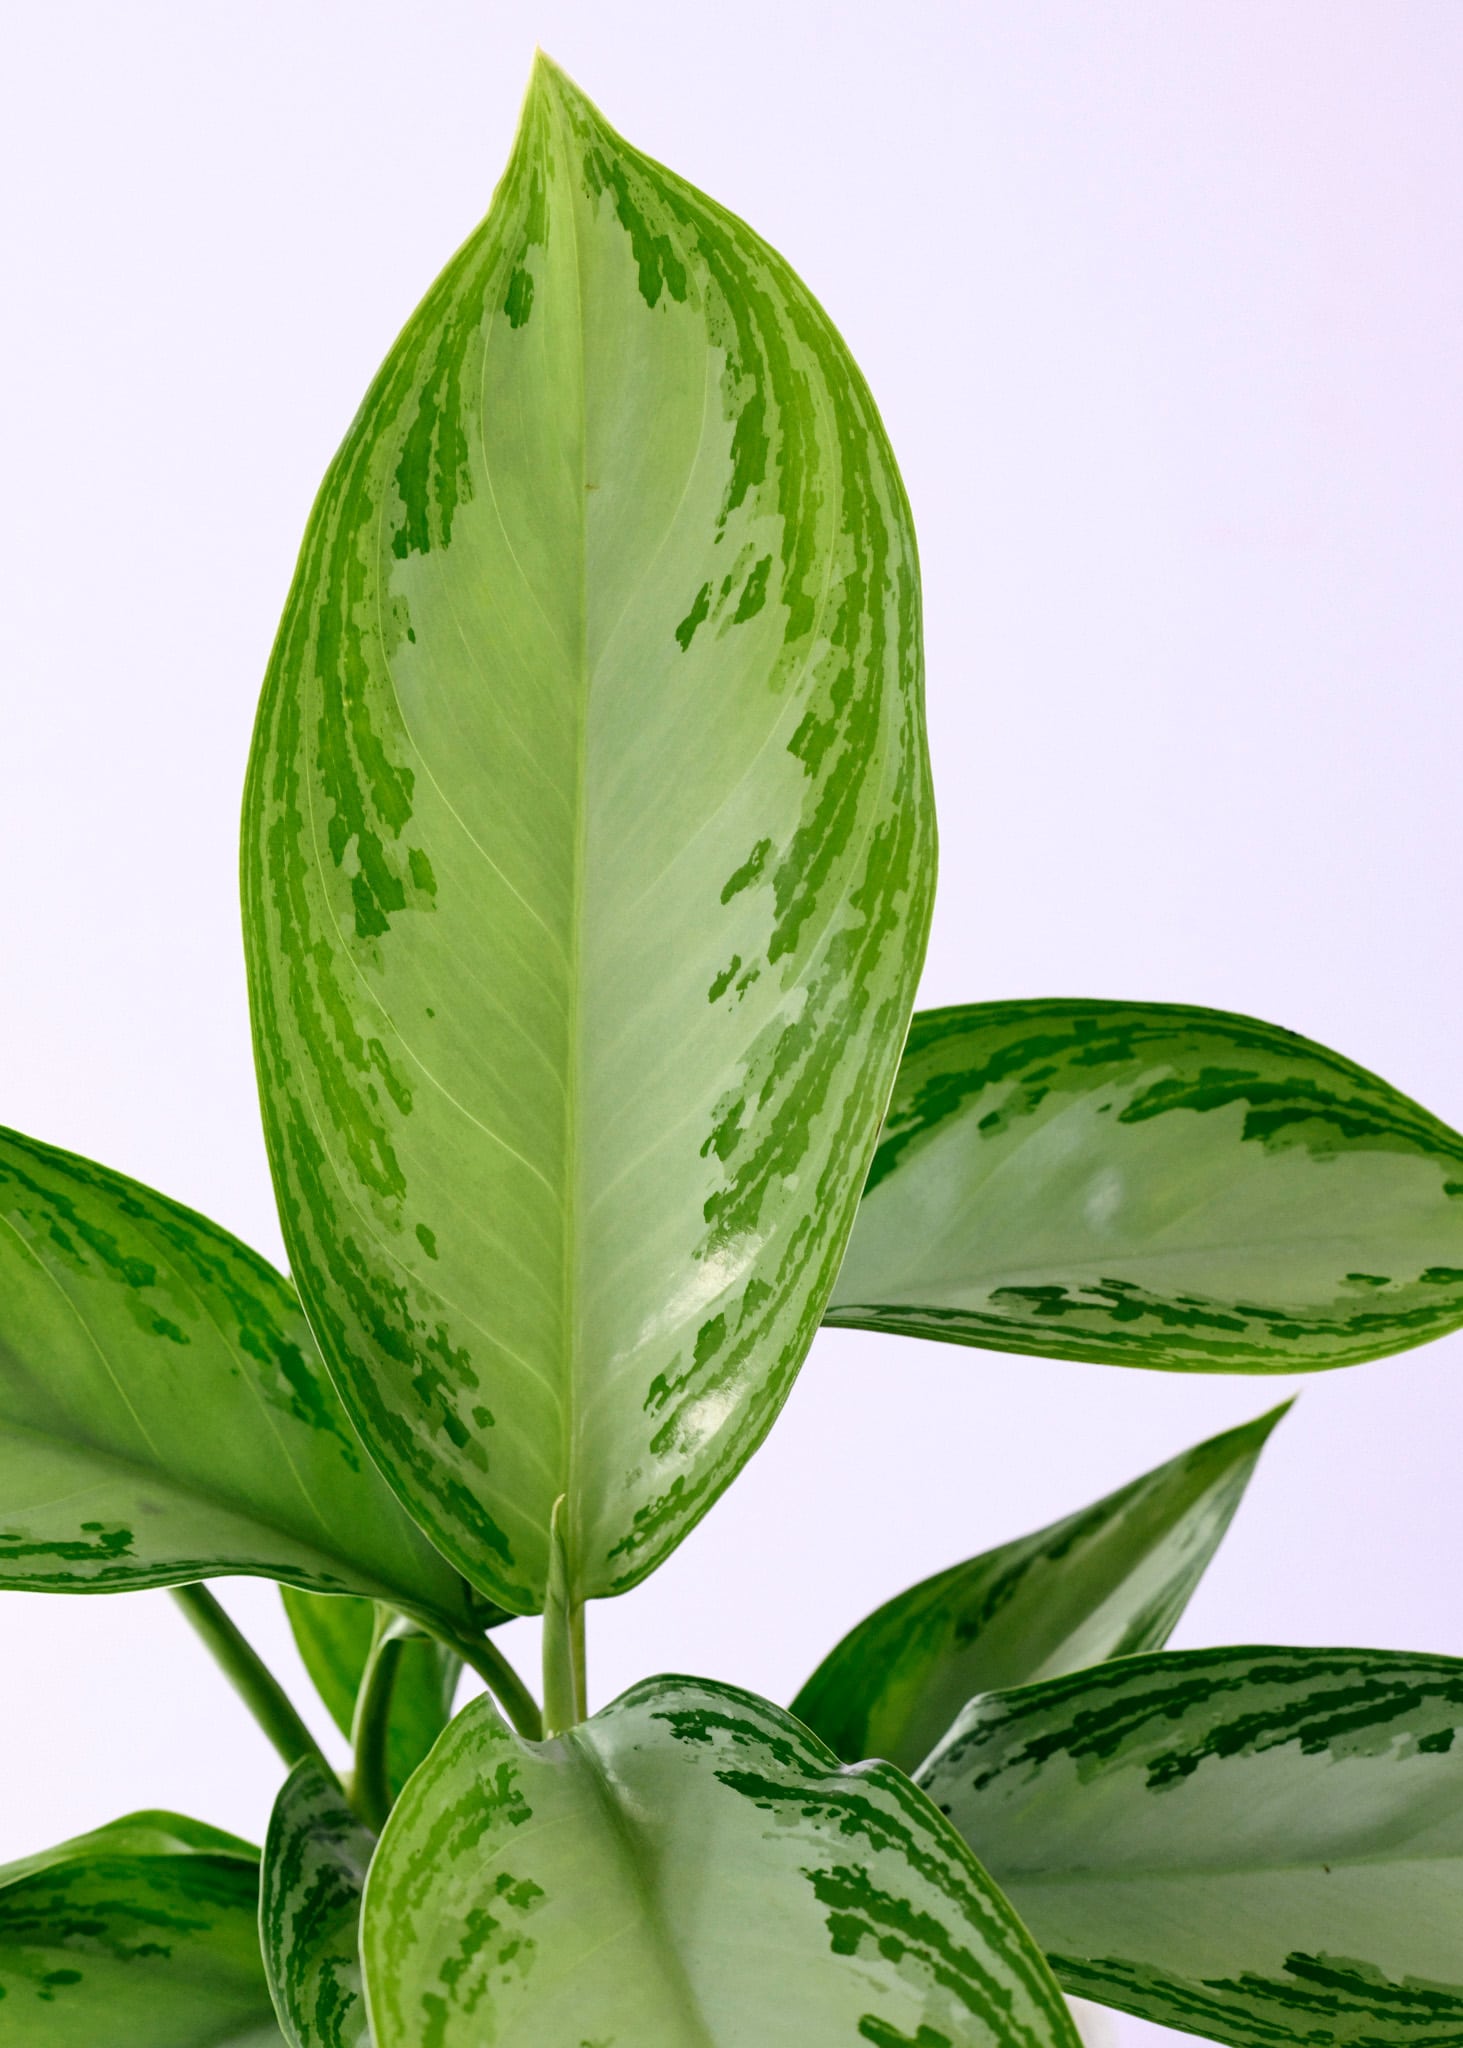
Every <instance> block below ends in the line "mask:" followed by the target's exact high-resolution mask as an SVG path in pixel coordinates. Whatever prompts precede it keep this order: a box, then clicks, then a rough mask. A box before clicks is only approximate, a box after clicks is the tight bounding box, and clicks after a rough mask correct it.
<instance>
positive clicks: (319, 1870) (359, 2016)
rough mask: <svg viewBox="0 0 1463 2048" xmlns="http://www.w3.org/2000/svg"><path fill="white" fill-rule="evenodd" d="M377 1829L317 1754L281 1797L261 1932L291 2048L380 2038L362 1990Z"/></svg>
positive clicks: (336, 2046) (263, 1885) (365, 2043)
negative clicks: (361, 1816)
mask: <svg viewBox="0 0 1463 2048" xmlns="http://www.w3.org/2000/svg"><path fill="white" fill-rule="evenodd" d="M375 1846H376V1838H375V1836H374V1835H372V1834H371V1833H370V1832H369V1831H368V1830H367V1829H366V1828H363V1827H362V1826H361V1824H360V1822H359V1821H358V1820H357V1819H356V1818H355V1816H354V1814H353V1813H352V1812H351V1810H350V1808H349V1807H348V1806H347V1805H346V1803H345V1800H344V1798H343V1797H342V1795H341V1790H340V1787H339V1785H337V1784H336V1782H335V1780H334V1779H333V1778H332V1777H331V1776H330V1774H329V1772H327V1771H325V1770H323V1769H322V1768H321V1766H320V1765H319V1764H318V1763H316V1762H315V1760H314V1759H313V1758H311V1757H306V1758H305V1760H304V1762H303V1763H298V1764H296V1765H295V1768H294V1769H293V1770H292V1771H291V1772H290V1774H289V1776H288V1778H286V1779H285V1782H284V1784H283V1786H282V1787H281V1788H280V1794H279V1797H278V1799H276V1801H275V1803H274V1812H273V1814H272V1816H271V1818H270V1822H269V1833H268V1835H267V1836H266V1838H265V1843H264V1862H263V1867H262V1871H261V1876H260V1897H259V1938H260V1946H261V1947H262V1949H263V1951H264V1967H265V1970H266V1971H267V1973H268V1977H269V1988H270V1991H271V1993H272V1994H273V1997H274V2005H275V2010H276V2012H277V2013H278V2015H279V2024H280V2027H281V2029H282V2030H283V2033H284V2037H285V2039H286V2041H287V2042H288V2043H289V2044H290V2048H370V2040H371V2030H370V2028H369V2026H368V2025H367V2023H366V2004H365V1999H364V1998H363V1996H362V1992H361V1959H360V1944H359V1940H358V1928H359V1924H360V1918H361V1891H362V1888H363V1887H364V1885H365V1882H366V1872H367V1870H368V1869H369V1868H370V1863H371V1856H372V1852H373V1851H374V1849H375Z"/></svg>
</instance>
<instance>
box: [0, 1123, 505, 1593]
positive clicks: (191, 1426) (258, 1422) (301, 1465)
mask: <svg viewBox="0 0 1463 2048" xmlns="http://www.w3.org/2000/svg"><path fill="white" fill-rule="evenodd" d="M0 1226H3V1227H0V1292H3V1301H0V1586H7V1587H15V1588H19V1589H21V1590H23V1591H39V1592H50V1593H104V1592H126V1591H130V1590H132V1589H134V1588H136V1587H139V1586H165V1585H177V1584H180V1583H183V1582H185V1581H187V1580H192V1579H200V1578H215V1577H221V1576H224V1575H226V1574H228V1573H234V1572H247V1573H253V1574H255V1575H257V1576H260V1577H263V1578H273V1579H285V1580H290V1581H293V1582H294V1583H296V1584H298V1585H303V1586H313V1587H316V1588H319V1589H321V1590H325V1591H330V1590H341V1591H345V1590H350V1591H355V1592H361V1593H367V1594H371V1595H373V1596H376V1597H379V1598H381V1599H383V1600H388V1601H390V1602H391V1603H392V1604H393V1605H395V1606H398V1607H402V1608H406V1609H409V1610H410V1611H412V1612H414V1613H417V1614H423V1615H428V1616H435V1617H437V1618H438V1619H439V1620H445V1621H446V1622H447V1623H448V1624H449V1625H451V1626H454V1627H456V1628H463V1627H465V1626H466V1625H467V1622H468V1617H469V1603H468V1599H467V1594H466V1589H465V1587H464V1586H463V1584H462V1581H461V1580H460V1579H459V1578H458V1577H457V1574H456V1573H455V1572H454V1571H453V1570H452V1569H451V1567H450V1566H449V1565H448V1564H447V1563H446V1562H445V1560H444V1559H443V1558H441V1557H440V1556H438V1555H437V1553H436V1552H435V1551H434V1550H433V1549H432V1547H431V1545H430V1544H429V1543H428V1542H427V1541H426V1540H425V1538H424V1537H423V1536H422V1535H421V1533H420V1531H419V1530H418V1529H417V1528H416V1527H415V1525H414V1524H413V1523H412V1521H411V1519H410V1517H409V1516H408V1515H406V1514H405V1513H404V1512H403V1510H402V1508H401V1507H400V1505H399V1503H398V1502H397V1501H396V1499H395V1498H394V1497H393V1495H392V1492H391V1489H390V1488H389V1487H388V1486H387V1485H386V1484H385V1483H384V1482H383V1481H382V1479H381V1477H380V1475H379V1473H378V1472H377V1471H376V1468H375V1466H374V1465H373V1464H372V1462H371V1460H370V1458H369V1457H368V1456H367V1454H366V1451H365V1449H364V1447H363V1446H362V1444H361V1441H360V1438H359V1437H358V1436H357V1435H356V1432H355V1429H354V1428H353V1426H352V1424H351V1422H350V1420H349V1418H348V1417H347V1415H346V1413H345V1411H344V1409H343V1408H342V1407H341V1404H340V1400H339V1398H338V1396H337V1395H336V1392H335V1389H334V1388H333V1386H332V1385H331V1383H330V1379H329V1376H328V1375H327V1374H326V1372H325V1371H324V1369H323V1367H322V1366H321V1363H320V1359H319V1355H318V1353H317V1352H316V1349H315V1345H314V1342H313V1340H312V1338H311V1336H310V1331H309V1326H308V1325H307V1323H306V1321H305V1318H304V1316H303V1315H302V1314H301V1312H300V1305H299V1302H298V1301H297V1300H296V1298H295V1295H294V1292H293V1290H292V1289H291V1288H290V1286H289V1283H288V1282H287V1281H286V1280H284V1279H282V1278H281V1276H280V1275H279V1274H278V1273H276V1272H275V1271H274V1269H273V1267H271V1266H270V1265H269V1264H268V1263H267V1262H266V1261H265V1260H263V1259H261V1258H259V1257H258V1256H257V1254H255V1253H254V1252H251V1251H249V1250H248V1249H247V1247H245V1246H244V1245H242V1244H240V1243H239V1242H238V1240H237V1239H236V1238H233V1237H230V1236H229V1234H228V1232H227V1231H224V1230H220V1229H219V1228H218V1226H217V1225H216V1224H213V1223H209V1222H207V1221H206V1220H205V1219H204V1218H203V1217H202V1216H198V1215H195V1214H194V1213H193V1211H192V1210H190V1209H185V1208H183V1207H182V1206H181V1205H180V1204H179V1203H177V1202H171V1201H169V1200H168V1199H167V1197H166V1196H165V1195H159V1194H156V1193H154V1192H153V1190H152V1189H150V1188H145V1187H142V1186H141V1185H140V1184H139V1183H138V1182H136V1181H133V1180H128V1179H127V1178H126V1177H125V1176H124V1175H122V1174H119V1173H113V1172H110V1171H109V1170H108V1169H107V1168H106V1167H103V1166H97V1165H95V1164H93V1163H92V1162H91V1161H90V1160H86V1159H78V1158H77V1157H75V1156H74V1154H72V1153H69V1152H59V1151H57V1150H55V1149H54V1147H52V1146H49V1145H42V1144H39V1143H37V1142H36V1141H35V1140H34V1139H31V1138H23V1137H21V1136H20V1135H19V1133H17V1132H15V1131H0Z"/></svg>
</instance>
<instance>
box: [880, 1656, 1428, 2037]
mask: <svg viewBox="0 0 1463 2048" xmlns="http://www.w3.org/2000/svg"><path fill="white" fill-rule="evenodd" d="M1460 1727H1463V1662H1458V1661H1456V1660H1454V1659H1452V1658H1447V1657H1423V1656H1411V1655H1402V1654H1398V1653H1394V1652H1391V1651H1386V1650H1313V1649H1299V1650H1267V1649H1234V1650H1196V1651H1187V1652H1180V1653H1174V1654H1164V1653H1160V1654H1156V1655H1151V1656H1144V1657H1133V1658H1129V1659H1126V1660H1124V1661H1122V1662H1119V1663H1115V1664H1110V1665H1104V1666H1102V1667H1100V1668H1099V1669H1097V1670H1093V1671H1085V1672H1080V1673H1078V1674H1077V1675H1076V1676H1074V1677H1070V1678H1063V1679H1056V1680H1052V1681H1050V1682H1048V1683H1044V1684H1041V1685H1032V1686H1025V1687H1022V1688H1020V1689H1019V1690H1016V1691H1013V1692H1008V1693H990V1694H987V1695H986V1696H985V1697H984V1698H981V1699H976V1700H972V1701H971V1703H970V1705H969V1706H968V1707H967V1708H966V1710H965V1712H964V1713H963V1714H962V1715H961V1717H960V1719H959V1720H958V1721H957V1722H956V1723H955V1726H954V1727H953V1728H952V1729H951V1731H950V1734H949V1736H948V1737H947V1739H946V1741H945V1743H944V1744H943V1745H942V1746H941V1748H940V1749H939V1750H937V1751H936V1752H935V1754H934V1756H932V1757H931V1759H930V1760H929V1762H928V1764H927V1765H926V1766H925V1767H924V1768H923V1769H922V1770H921V1772H920V1774H919V1775H920V1783H921V1784H922V1785H923V1786H924V1787H925V1789H926V1790H927V1791H928V1793H929V1795H930V1797H931V1799H932V1800H934V1801H935V1802H936V1804H937V1805H939V1807H940V1808H941V1810H942V1811H943V1812H945V1813H946V1814H948V1815H949V1816H950V1818H951V1819H952V1820H953V1821H954V1822H955V1824H956V1826H957V1827H958V1828H959V1829H960V1832H961V1833H962V1834H963V1835H964V1837H965V1839H966V1840H967V1842H969V1843H970V1844H971V1846H972V1847H973V1848H974V1850H975V1851H976V1853H977V1855H979V1856H980V1857H981V1859H982V1861H983V1862H985V1863H986V1864H987V1865H988V1867H989V1868H990V1870H991V1871H992V1872H993V1873H994V1875H995V1876H996V1878H997V1879H998V1881H999V1882H1000V1883H1001V1884H1002V1885H1003V1886H1004V1887H1005V1888H1006V1889H1007V1890H1008V1891H1009V1893H1010V1895H1011V1898H1012V1900H1013V1902H1014V1903H1015V1905H1016V1907H1017V1909H1018V1911H1019V1912H1020V1913H1021V1915H1022V1917H1023V1918H1024V1919H1025V1921H1026V1922H1027V1924H1028V1926H1029V1927H1030V1928H1031V1930H1032V1932H1033V1934H1034V1935H1035V1936H1036V1938H1037V1940H1038V1941H1039V1942H1040V1943H1041V1945H1042V1947H1043V1948H1044V1949H1045V1950H1046V1952H1047V1956H1048V1959H1049V1960H1050V1962H1051V1963H1052V1966H1053V1968H1054V1970H1055V1971H1056V1974H1057V1977H1058V1979H1059V1980H1060V1981H1061V1983H1062V1984H1063V1985H1065V1987H1066V1988H1067V1989H1068V1990H1069V1991H1072V1992H1075V1993H1078V1994H1080V1995H1081V1996H1082V1997H1084V1998H1092V1999H1097V2000H1100V2001H1101V2002H1102V2003H1103V2004H1106V2005H1114V2006H1118V2007H1120V2008H1121V2009H1122V2010H1123V2011H1126V2012H1132V2013H1137V2014H1139V2015H1141V2016H1142V2017H1143V2018H1145V2019H1149V2020H1156V2021H1159V2022H1160V2023H1162V2024H1163V2025H1166V2026H1171V2027H1182V2028H1185V2029H1187V2030H1188V2031H1190V2032H1193V2033H1199V2034H1207V2035H1209V2036H1211V2037H1212V2038H1214V2039H1215V2040H1219V2041H1224V2042H1232V2043H1234V2044H1236V2048H1279V2044H1282V2043H1285V2044H1289V2043H1292V2042H1303V2043H1306V2044H1307V2048H1384V2044H1396V2048H1402V2044H1421V2048H1457V2044H1458V2042H1460V2041H1463V1743H1460V1742H1459V1741H1458V1739H1457V1738H1458V1732H1459V1729H1460Z"/></svg>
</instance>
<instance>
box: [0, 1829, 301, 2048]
mask: <svg viewBox="0 0 1463 2048" xmlns="http://www.w3.org/2000/svg"><path fill="white" fill-rule="evenodd" d="M258 1918H259V1858H258V1851H257V1850H255V1849H250V1848H249V1847H248V1846H247V1845H246V1844H244V1843H242V1842H237V1841H236V1840H235V1839H234V1837H233V1836H231V1835H223V1834H220V1833H218V1831H217V1830H215V1829H212V1828H205V1827H203V1826H201V1825H200V1824H199V1823H198V1822H196V1821H188V1820H184V1819H182V1818H181V1817H180V1816H178V1815H175V1814H155V1813H148V1814H133V1815H130V1816H129V1817H128V1818H127V1819H125V1820H120V1821H117V1822H115V1823H114V1824H113V1825H112V1826H111V1827H108V1828H98V1829H97V1830H96V1831H95V1832H94V1833H93V1834H90V1835H83V1836H79V1837H78V1838H77V1839H76V1840H74V1841H71V1842H63V1843H61V1844H60V1846H59V1847H57V1848H55V1849H52V1850H48V1851H45V1852H43V1853H42V1854H40V1855H38V1856H29V1857H26V1858H24V1859H23V1860H22V1861H21V1862H19V1863H13V1864H11V1865H9V1866H8V1867H7V1868H5V1869H3V1870H0V2032H3V2034H4V2038H5V2040H6V2041H7V2042H10V2041H12V2040H13V2041H14V2042H15V2044H16V2048H21V2044H22V2043H23V2044H24V2048H281V2037H280V2033H279V2028H278V2026H277V2025H276V2023H275V2019H274V2015H273V2011H272V2008H271V2006H270V2000H269V1989H268V1986H267V1985H266V1983H265V1979H264V1970H263V1966H262V1964H261V1962H260V1956H259V1927H258Z"/></svg>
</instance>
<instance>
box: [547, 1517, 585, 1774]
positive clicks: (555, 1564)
mask: <svg viewBox="0 0 1463 2048" xmlns="http://www.w3.org/2000/svg"><path fill="white" fill-rule="evenodd" d="M564 1508H565V1501H564V1496H563V1494H560V1496H559V1498H558V1499H557V1500H556V1501H555V1502H554V1509H553V1514H552V1516H551V1517H550V1520H549V1582H548V1586H547V1589H546V1591H545V1594H544V1728H545V1731H546V1732H547V1733H548V1734H550V1735H558V1734H560V1733H561V1732H562V1731H563V1730H564V1729H565V1728H573V1727H576V1726H577V1725H578V1723H579V1722H581V1721H582V1720H584V1719H585V1718H586V1715H587V1713H588V1706H587V1703H586V1698H585V1658H584V1602H583V1601H582V1600H576V1599H575V1598H574V1597H573V1594H572V1592H571V1590H570V1588H571V1584H572V1577H571V1573H570V1569H569V1549H568V1544H567V1542H566V1540H565V1536H564Z"/></svg>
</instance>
